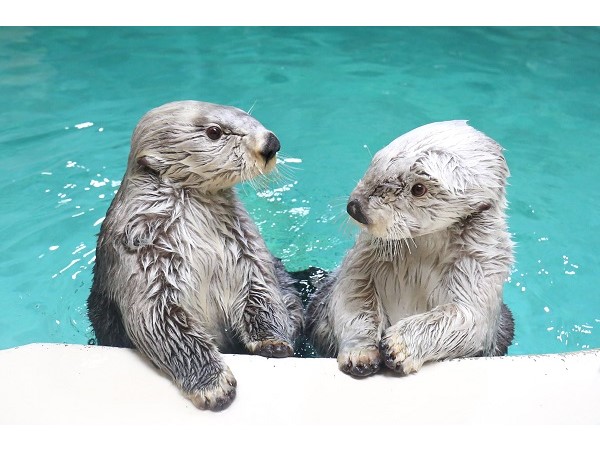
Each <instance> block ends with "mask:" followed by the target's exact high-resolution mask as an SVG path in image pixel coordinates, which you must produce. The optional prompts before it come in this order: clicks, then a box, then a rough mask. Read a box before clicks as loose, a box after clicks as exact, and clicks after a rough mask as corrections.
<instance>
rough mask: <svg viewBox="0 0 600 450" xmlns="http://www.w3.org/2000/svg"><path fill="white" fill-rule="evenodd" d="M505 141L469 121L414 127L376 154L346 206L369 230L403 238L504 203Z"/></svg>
mask: <svg viewBox="0 0 600 450" xmlns="http://www.w3.org/2000/svg"><path fill="white" fill-rule="evenodd" d="M507 177H508V167H507V165H506V161H505V159H504V156H503V155H502V147H500V145H498V144H497V143H496V142H495V141H493V140H492V139H490V138H489V137H487V136H486V135H484V134H483V133H481V132H479V131H477V130H475V129H474V128H472V127H471V126H469V125H467V122H466V121H458V120H457V121H448V122H436V123H431V124H428V125H424V126H422V127H419V128H416V129H414V130H412V131H410V132H408V133H406V134H404V135H402V136H400V137H399V138H397V139H396V140H394V141H393V142H392V143H390V144H389V145H388V146H386V147H385V148H383V149H382V150H380V151H379V152H377V154H375V156H374V157H373V160H372V162H371V165H370V166H369V168H368V170H367V172H366V173H365V175H364V177H363V178H362V179H361V180H360V181H359V183H358V185H357V186H356V188H355V189H354V191H353V192H352V194H351V195H350V199H349V202H348V207H347V211H348V214H350V216H352V218H353V219H354V220H356V221H357V222H358V223H359V224H360V225H361V226H362V227H363V228H364V229H365V230H366V231H367V232H368V233H370V234H371V235H372V236H374V237H376V238H381V239H405V238H415V237H418V236H423V235H426V234H429V233H434V232H436V231H441V230H444V229H446V228H448V227H450V226H452V225H453V224H456V223H457V222H459V221H461V220H463V219H465V218H467V217H469V216H472V215H473V214H476V213H481V212H483V211H486V210H490V209H497V208H504V207H505V185H506V178H507Z"/></svg>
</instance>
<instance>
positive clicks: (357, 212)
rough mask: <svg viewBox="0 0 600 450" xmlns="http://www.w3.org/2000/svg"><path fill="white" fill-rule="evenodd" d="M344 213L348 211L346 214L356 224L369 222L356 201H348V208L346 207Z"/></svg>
mask: <svg viewBox="0 0 600 450" xmlns="http://www.w3.org/2000/svg"><path fill="white" fill-rule="evenodd" d="M346 211H348V214H350V216H351V217H352V218H353V219H354V220H356V221H357V222H360V223H362V224H363V225H368V224H369V221H368V220H367V218H366V217H365V215H364V214H363V211H362V208H361V207H360V203H358V200H350V201H349V202H348V206H347V207H346Z"/></svg>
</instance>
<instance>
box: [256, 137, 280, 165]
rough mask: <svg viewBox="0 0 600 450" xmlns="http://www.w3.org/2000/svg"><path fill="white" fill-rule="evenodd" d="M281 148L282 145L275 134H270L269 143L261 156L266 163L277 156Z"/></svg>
mask: <svg viewBox="0 0 600 450" xmlns="http://www.w3.org/2000/svg"><path fill="white" fill-rule="evenodd" d="M280 148H281V144H280V143H279V139H277V136H275V135H274V134H273V133H269V137H268V138H267V143H266V144H265V146H264V148H263V149H262V150H261V151H260V154H261V155H263V156H264V158H265V162H269V161H271V159H273V158H274V157H275V154H276V153H277V152H278V151H279V149H280Z"/></svg>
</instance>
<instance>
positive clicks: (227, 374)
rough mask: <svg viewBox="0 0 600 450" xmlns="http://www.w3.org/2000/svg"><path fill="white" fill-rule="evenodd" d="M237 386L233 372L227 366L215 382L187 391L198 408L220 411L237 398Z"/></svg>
mask: <svg viewBox="0 0 600 450" xmlns="http://www.w3.org/2000/svg"><path fill="white" fill-rule="evenodd" d="M236 386H237V381H236V380H235V377H234V376H233V373H231V370H229V368H228V367H226V368H225V369H224V370H223V371H222V372H221V373H220V374H219V375H218V376H217V378H216V380H215V381H214V382H212V383H210V384H208V385H206V386H204V387H202V388H201V389H196V390H194V391H192V392H189V393H187V396H188V398H189V399H190V400H191V401H192V403H193V404H194V406H196V407H197V408H200V409H210V410H212V411H220V410H222V409H225V408H227V407H228V406H229V405H230V403H231V402H232V401H233V399H234V398H235V387H236Z"/></svg>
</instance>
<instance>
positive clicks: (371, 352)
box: [337, 347, 381, 377]
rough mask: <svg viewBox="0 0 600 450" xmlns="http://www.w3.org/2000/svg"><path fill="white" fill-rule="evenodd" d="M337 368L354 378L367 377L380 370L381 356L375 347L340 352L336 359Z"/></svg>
mask: <svg viewBox="0 0 600 450" xmlns="http://www.w3.org/2000/svg"><path fill="white" fill-rule="evenodd" d="M337 362H338V367H339V368H340V370H341V371H342V372H344V373H347V374H348V375H352V376H355V377H367V376H369V375H373V374H374V373H377V372H378V371H379V369H380V368H381V356H380V355H379V350H378V349H377V348H376V347H363V348H354V349H350V350H348V351H341V352H340V353H339V354H338V357H337Z"/></svg>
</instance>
